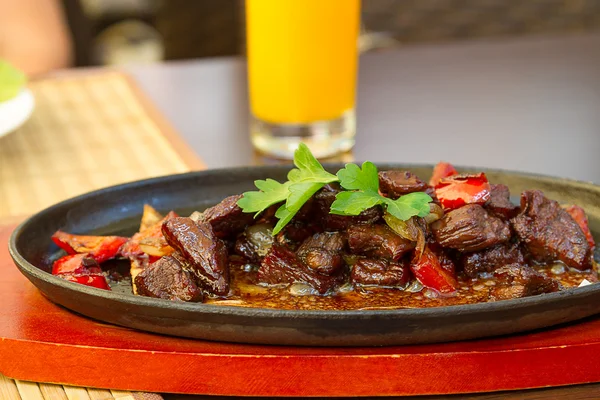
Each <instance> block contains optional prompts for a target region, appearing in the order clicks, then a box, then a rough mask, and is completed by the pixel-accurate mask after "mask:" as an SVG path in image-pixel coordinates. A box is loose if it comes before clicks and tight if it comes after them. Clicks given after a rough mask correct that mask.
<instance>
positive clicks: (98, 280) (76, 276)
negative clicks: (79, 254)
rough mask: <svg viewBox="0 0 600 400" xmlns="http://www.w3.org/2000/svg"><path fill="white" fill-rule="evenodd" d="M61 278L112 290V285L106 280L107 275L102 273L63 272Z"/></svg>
mask: <svg viewBox="0 0 600 400" xmlns="http://www.w3.org/2000/svg"><path fill="white" fill-rule="evenodd" d="M59 276H60V277H61V278H63V279H65V280H67V281H69V282H75V283H79V284H81V285H86V286H91V287H95V288H98V289H104V290H110V286H108V282H107V281H106V277H105V276H104V275H102V274H101V273H100V274H85V273H83V274H80V273H73V274H62V275H59Z"/></svg>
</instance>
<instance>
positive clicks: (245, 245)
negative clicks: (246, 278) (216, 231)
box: [233, 235, 260, 263]
mask: <svg viewBox="0 0 600 400" xmlns="http://www.w3.org/2000/svg"><path fill="white" fill-rule="evenodd" d="M233 251H235V254H237V255H238V256H242V257H244V258H245V259H246V260H247V261H249V262H252V263H256V262H259V261H260V257H259V255H258V254H257V253H256V247H255V246H254V245H253V244H252V243H251V242H250V241H249V240H248V238H247V237H246V236H245V235H241V236H240V237H239V238H237V240H236V241H235V245H234V247H233Z"/></svg>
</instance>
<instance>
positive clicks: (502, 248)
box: [460, 243, 526, 278]
mask: <svg viewBox="0 0 600 400" xmlns="http://www.w3.org/2000/svg"><path fill="white" fill-rule="evenodd" d="M460 261H461V264H462V266H463V270H464V271H465V274H466V275H467V276H470V277H471V278H475V277H476V276H477V275H478V274H479V273H480V272H492V271H494V270H495V269H497V268H500V267H504V266H506V265H517V266H523V265H526V262H525V258H524V257H523V253H522V252H521V249H520V248H519V245H518V244H517V243H513V244H510V243H502V244H499V245H496V246H494V247H489V248H487V249H485V250H481V251H478V252H475V253H468V254H464V255H463V256H462V257H461V260H460Z"/></svg>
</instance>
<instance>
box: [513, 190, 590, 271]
mask: <svg viewBox="0 0 600 400" xmlns="http://www.w3.org/2000/svg"><path fill="white" fill-rule="evenodd" d="M511 222H512V226H513V229H514V230H515V232H516V234H517V236H518V237H519V239H520V240H521V241H522V242H523V243H524V245H525V247H526V249H527V250H528V251H529V253H531V255H532V256H533V259H534V260H535V261H538V262H543V263H547V262H552V261H556V260H560V261H562V262H563V263H565V264H566V265H567V266H569V267H572V268H577V269H580V270H584V269H587V268H590V267H591V265H592V256H591V251H590V245H589V243H588V241H587V239H586V237H585V234H584V233H583V231H582V230H581V227H580V226H579V225H578V224H577V222H575V220H574V219H573V218H572V217H571V216H570V215H569V213H567V212H566V211H565V210H563V209H562V208H561V207H560V205H559V204H558V203H557V202H556V201H554V200H550V199H548V198H546V196H544V194H543V193H542V192H541V191H539V190H527V191H525V192H523V193H522V194H521V213H520V214H519V215H517V216H516V217H515V218H513V219H512V221H511Z"/></svg>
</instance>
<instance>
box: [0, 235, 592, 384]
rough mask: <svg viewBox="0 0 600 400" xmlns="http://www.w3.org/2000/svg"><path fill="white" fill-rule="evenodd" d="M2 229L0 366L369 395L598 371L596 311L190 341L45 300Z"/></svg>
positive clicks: (554, 379)
mask: <svg viewBox="0 0 600 400" xmlns="http://www.w3.org/2000/svg"><path fill="white" fill-rule="evenodd" d="M12 229H13V227H6V226H4V227H0V373H2V374H4V375H6V376H7V377H11V378H15V379H22V380H33V381H39V382H52V383H61V384H70V385H80V386H89V387H110V388H113V389H120V390H141V391H150V392H173V393H195V394H211V395H244V396H373V395H379V396H382V395H414V394H449V393H468V392H482V391H498V390H511V389H525V388H535V387H544V386H559V385H568V384H579V383H589V382H597V381H600V368H598V361H597V360H598V356H600V318H592V319H588V320H586V321H584V322H580V323H578V324H572V325H568V326H564V327H561V328H557V329H551V330H546V331H540V332H536V333H531V334H527V335H515V336H510V337H504V338H496V339H488V340H477V341H469V342H459V343H447V344H437V345H423V346H403V347H383V348H346V349H345V348H341V349H340V348H338V349H327V348H325V349H323V348H293V347H276V346H252V345H238V344H229V343H217V342H205V341H199V340H187V339H180V338H173V337H167V336H160V335H153V334H148V333H143V332H138V331H134V330H130V329H126V328H121V327H117V326H109V325H105V324H102V323H99V322H95V321H93V320H90V319H87V318H84V317H81V316H79V315H76V314H74V313H71V312H69V311H67V310H65V309H63V308H61V307H59V306H57V305H55V304H53V303H51V302H50V301H48V300H47V299H46V298H44V297H43V296H42V295H41V294H40V292H39V291H38V290H37V289H35V288H34V287H33V285H31V284H30V283H29V282H28V281H27V280H26V279H25V278H24V277H23V276H22V275H21V274H20V273H19V272H18V270H17V269H16V267H15V266H14V265H13V263H12V260H10V258H9V255H8V250H7V246H6V243H7V239H8V236H9V233H10V231H11V230H12Z"/></svg>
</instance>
